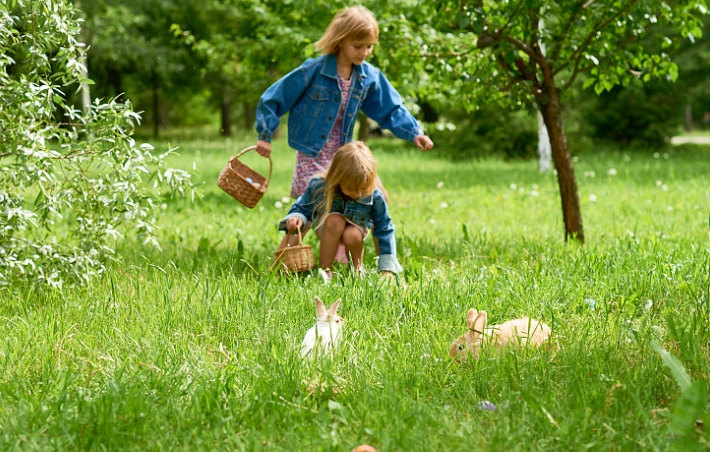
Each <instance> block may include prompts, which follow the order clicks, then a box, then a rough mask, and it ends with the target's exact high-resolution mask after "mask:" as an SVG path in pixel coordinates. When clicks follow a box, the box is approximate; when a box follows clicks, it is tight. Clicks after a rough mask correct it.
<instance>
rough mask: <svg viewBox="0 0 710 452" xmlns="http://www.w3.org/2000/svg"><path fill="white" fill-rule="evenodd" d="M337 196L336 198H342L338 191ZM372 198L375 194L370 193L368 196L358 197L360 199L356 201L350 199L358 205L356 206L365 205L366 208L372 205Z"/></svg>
mask: <svg viewBox="0 0 710 452" xmlns="http://www.w3.org/2000/svg"><path fill="white" fill-rule="evenodd" d="M337 194H338V196H340V197H341V198H342V197H343V193H342V192H341V191H340V190H338V191H337ZM374 198H375V193H374V192H372V193H371V194H369V195H365V196H360V197H359V198H357V199H355V198H352V201H355V202H356V203H358V204H364V205H366V206H371V205H372V204H373V203H374Z"/></svg>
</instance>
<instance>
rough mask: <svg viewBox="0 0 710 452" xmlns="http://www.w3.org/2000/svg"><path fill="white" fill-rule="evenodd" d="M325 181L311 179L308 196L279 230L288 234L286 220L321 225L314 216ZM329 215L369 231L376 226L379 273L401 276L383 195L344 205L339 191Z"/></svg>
mask: <svg viewBox="0 0 710 452" xmlns="http://www.w3.org/2000/svg"><path fill="white" fill-rule="evenodd" d="M324 184H325V179H323V177H320V176H316V177H313V178H311V181H310V182H309V183H308V188H306V192H305V193H304V194H302V195H301V196H299V197H298V199H297V200H296V202H295V203H294V204H293V205H292V206H291V209H290V210H289V211H288V214H287V215H286V217H285V218H284V219H283V220H281V222H280V223H279V229H280V230H282V231H285V230H286V220H288V219H289V218H293V217H296V218H300V219H301V221H303V224H304V225H305V224H307V223H309V222H315V223H316V224H317V223H318V221H319V218H320V216H321V215H320V214H319V213H318V212H314V207H315V206H316V205H318V203H319V202H320V201H321V200H322V199H323V196H324V193H323V186H324ZM330 212H331V213H332V212H337V213H340V214H342V215H343V216H344V217H345V218H347V219H348V220H350V221H352V222H353V223H355V224H357V225H358V226H360V227H362V228H363V230H365V231H367V230H368V229H370V228H371V227H372V226H373V225H374V226H375V227H374V229H373V231H372V234H373V235H374V236H375V237H376V238H377V240H378V242H379V246H380V258H379V260H378V263H377V269H378V271H390V272H392V273H400V272H401V271H402V266H401V265H400V264H399V261H397V245H396V243H395V239H394V225H393V224H392V219H391V218H390V215H389V212H388V211H387V201H385V197H384V194H383V193H382V191H381V190H380V189H379V188H377V189H376V190H375V192H374V193H373V194H371V195H367V196H363V197H361V198H359V199H351V200H349V201H345V200H344V199H343V196H342V194H341V193H340V192H339V191H337V192H336V193H335V194H334V196H333V206H332V207H331V209H330Z"/></svg>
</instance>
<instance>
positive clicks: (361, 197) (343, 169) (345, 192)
mask: <svg viewBox="0 0 710 452" xmlns="http://www.w3.org/2000/svg"><path fill="white" fill-rule="evenodd" d="M311 222H312V223H313V230H314V232H315V234H316V236H317V237H318V238H319V239H320V241H321V245H320V255H319V264H320V267H321V268H323V269H325V270H326V271H330V269H331V268H332V265H333V261H334V259H335V253H336V251H337V248H338V245H339V244H342V245H343V246H344V247H345V250H346V252H347V254H348V255H349V256H350V259H351V262H352V264H353V266H354V268H356V269H358V270H361V269H362V259H363V254H364V244H363V242H364V239H365V237H366V236H367V233H368V230H369V229H370V228H372V234H373V235H374V236H375V237H376V238H377V239H378V241H379V256H380V258H379V261H378V270H379V271H380V272H381V273H384V274H385V275H387V276H391V274H392V273H399V272H401V271H402V266H401V265H400V264H399V262H398V261H397V248H396V245H395V239H394V225H393V224H392V220H391V218H390V216H389V213H388V212H387V201H386V200H385V197H384V194H383V193H382V190H380V189H379V188H378V187H377V163H376V161H375V158H374V157H373V156H372V152H370V149H369V148H368V147H367V145H366V144H365V143H363V142H362V141H353V142H350V143H348V144H346V145H345V146H343V147H341V148H340V149H338V151H337V152H336V153H335V155H334V156H333V162H332V163H331V165H330V168H329V169H328V171H327V172H326V173H325V174H323V175H319V176H315V177H313V178H312V179H311V180H310V182H309V183H308V187H307V188H306V191H305V193H304V194H303V195H301V196H300V197H299V198H298V199H297V200H296V202H295V203H294V204H293V205H292V206H291V209H290V210H289V212H288V215H286V217H285V218H284V219H283V220H281V222H280V223H279V229H280V230H284V231H287V234H288V233H290V232H295V231H296V230H297V229H302V228H304V226H308V225H309V224H310V223H311Z"/></svg>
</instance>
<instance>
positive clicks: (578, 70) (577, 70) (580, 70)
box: [554, 23, 651, 89]
mask: <svg viewBox="0 0 710 452" xmlns="http://www.w3.org/2000/svg"><path fill="white" fill-rule="evenodd" d="M649 28H651V24H650V23H649V24H646V25H645V26H644V30H648V29H649ZM635 38H636V37H635V36H629V37H627V38H626V39H624V40H623V41H622V42H621V43H620V44H618V46H617V47H616V48H617V49H619V50H623V49H625V48H626V46H627V45H629V44H631V43H632V42H634V41H636V39H635ZM610 60H611V56H610V55H607V56H605V57H604V58H602V59H601V60H599V64H591V65H588V66H583V67H579V62H577V63H575V65H574V70H573V71H572V75H571V76H570V78H569V80H568V81H567V83H565V85H564V87H563V88H562V89H567V88H569V87H570V86H572V83H574V81H575V80H576V79H577V77H578V76H579V75H580V74H583V73H585V72H587V71H589V70H591V69H592V68H593V67H594V66H599V65H600V64H601V63H606V62H607V61H610ZM560 71H561V69H558V70H556V71H555V72H554V75H557V74H558V73H559V72H560Z"/></svg>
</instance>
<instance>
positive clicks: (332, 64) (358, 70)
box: [320, 54, 366, 80]
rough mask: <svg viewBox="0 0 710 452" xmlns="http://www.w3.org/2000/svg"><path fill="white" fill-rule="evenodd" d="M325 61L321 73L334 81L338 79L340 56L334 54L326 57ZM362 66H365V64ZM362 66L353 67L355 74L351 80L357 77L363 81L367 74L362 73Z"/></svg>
mask: <svg viewBox="0 0 710 452" xmlns="http://www.w3.org/2000/svg"><path fill="white" fill-rule="evenodd" d="M324 58H325V61H324V63H323V69H321V71H320V73H321V74H322V75H324V76H326V77H330V78H332V79H336V80H337V79H338V56H337V55H334V54H328V55H324ZM362 64H365V63H364V62H363V63H362ZM362 64H361V65H360V66H358V65H353V74H352V75H351V76H350V78H351V79H352V78H354V77H357V78H359V79H363V78H365V77H366V75H365V73H364V72H363V71H362Z"/></svg>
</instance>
